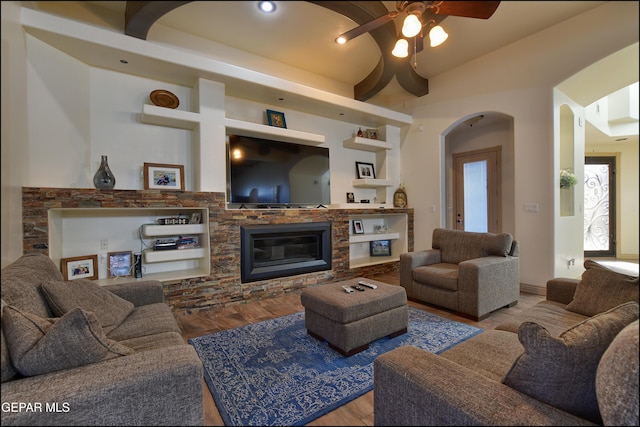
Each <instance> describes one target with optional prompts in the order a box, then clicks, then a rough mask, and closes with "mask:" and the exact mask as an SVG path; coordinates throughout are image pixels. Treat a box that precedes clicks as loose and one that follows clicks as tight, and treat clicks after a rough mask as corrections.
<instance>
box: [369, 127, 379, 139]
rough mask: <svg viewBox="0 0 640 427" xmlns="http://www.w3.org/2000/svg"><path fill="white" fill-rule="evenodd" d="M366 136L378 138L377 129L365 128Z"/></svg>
mask: <svg viewBox="0 0 640 427" xmlns="http://www.w3.org/2000/svg"><path fill="white" fill-rule="evenodd" d="M367 138H369V139H378V129H367Z"/></svg>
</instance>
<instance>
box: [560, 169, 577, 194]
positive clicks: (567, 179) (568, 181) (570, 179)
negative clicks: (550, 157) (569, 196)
mask: <svg viewBox="0 0 640 427" xmlns="http://www.w3.org/2000/svg"><path fill="white" fill-rule="evenodd" d="M577 182H578V179H577V178H576V174H574V173H573V172H572V171H571V169H562V170H561V171H560V188H564V189H569V188H571V187H573V186H574V185H576V183H577Z"/></svg>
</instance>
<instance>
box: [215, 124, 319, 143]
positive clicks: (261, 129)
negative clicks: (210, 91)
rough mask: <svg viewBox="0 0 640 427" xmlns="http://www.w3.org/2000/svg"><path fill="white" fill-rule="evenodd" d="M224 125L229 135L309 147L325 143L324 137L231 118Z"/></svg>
mask: <svg viewBox="0 0 640 427" xmlns="http://www.w3.org/2000/svg"><path fill="white" fill-rule="evenodd" d="M224 124H225V127H226V128H227V133H228V134H234V133H237V134H239V135H243V136H251V137H255V138H272V139H277V140H278V141H282V142H297V143H300V142H306V143H307V144H308V145H316V144H322V143H324V142H325V137H324V135H318V134H315V133H309V132H302V131H299V130H295V129H285V128H279V127H275V126H267V125H263V124H259V123H250V122H244V121H241V120H235V119H229V118H226V119H224Z"/></svg>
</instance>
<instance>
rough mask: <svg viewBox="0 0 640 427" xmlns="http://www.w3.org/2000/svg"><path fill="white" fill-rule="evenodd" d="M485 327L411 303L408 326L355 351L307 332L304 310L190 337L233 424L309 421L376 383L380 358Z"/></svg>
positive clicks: (445, 344) (443, 344)
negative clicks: (331, 344) (340, 350)
mask: <svg viewBox="0 0 640 427" xmlns="http://www.w3.org/2000/svg"><path fill="white" fill-rule="evenodd" d="M480 332H482V329H480V328H476V327H474V326H469V325H465V324H463V323H459V322H453V321H450V320H447V319H445V318H443V317H440V316H437V315H435V314H431V313H428V312H426V311H422V310H419V309H416V308H413V307H411V306H410V307H409V325H408V332H407V333H406V334H403V335H401V336H399V337H395V338H392V339H389V338H382V339H379V340H377V341H374V342H373V343H371V345H370V346H369V349H368V350H365V351H363V352H360V353H357V354H355V355H353V356H351V357H345V356H342V355H341V354H340V353H338V352H336V351H334V350H332V349H331V348H329V346H328V344H327V342H326V341H325V342H322V341H319V340H317V339H315V338H312V337H311V336H309V335H308V334H307V330H306V329H305V327H304V312H299V313H295V314H291V315H288V316H284V317H280V318H277V319H272V320H267V321H264V322H260V323H255V324H251V325H246V326H242V327H239V328H235V329H229V330H225V331H221V332H217V333H214V334H211V335H205V336H202V337H197V338H193V339H190V340H189V343H190V344H191V345H193V347H194V348H195V349H196V352H197V353H198V355H199V356H200V359H201V360H202V363H203V365H204V371H205V380H206V382H207V385H208V386H209V389H210V390H211V393H212V395H213V398H214V399H215V402H216V405H217V406H218V410H219V412H220V415H221V416H222V419H223V420H224V423H225V425H228V426H232V425H233V426H290V425H304V424H307V423H309V422H310V421H311V420H314V419H315V418H318V417H320V416H321V415H324V414H326V413H327V412H330V411H332V410H334V409H335V408H337V407H339V406H341V405H344V404H345V403H347V402H349V401H350V400H353V399H355V398H356V397H358V396H361V395H363V394H365V393H366V392H368V391H370V390H372V389H373V360H374V359H375V358H376V357H377V356H379V355H380V354H383V353H385V352H387V351H389V350H392V349H394V348H396V347H400V346H403V345H414V346H416V347H419V348H423V349H425V350H427V351H430V352H432V353H436V354H437V353H441V352H443V351H445V350H446V349H448V348H450V347H452V346H454V345H456V344H458V343H460V342H462V341H465V340H467V339H469V338H471V337H472V336H474V335H477V334H479V333H480Z"/></svg>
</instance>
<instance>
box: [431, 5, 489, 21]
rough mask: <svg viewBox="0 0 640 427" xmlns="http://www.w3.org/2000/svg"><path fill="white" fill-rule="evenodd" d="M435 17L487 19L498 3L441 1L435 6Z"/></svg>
mask: <svg viewBox="0 0 640 427" xmlns="http://www.w3.org/2000/svg"><path fill="white" fill-rule="evenodd" d="M437 3H438V2H434V5H433V6H434V7H435V8H434V9H433V13H434V14H436V15H451V16H462V17H465V18H478V19H489V18H490V17H491V15H493V12H495V11H496V9H497V8H498V6H499V5H500V2H499V1H443V2H440V3H441V4H440V5H438V6H436V5H435V4H437Z"/></svg>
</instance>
